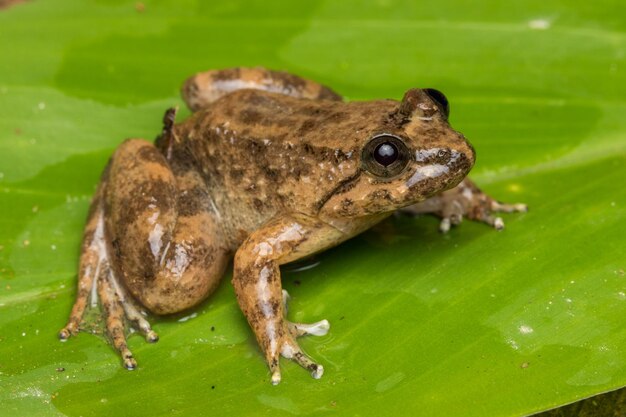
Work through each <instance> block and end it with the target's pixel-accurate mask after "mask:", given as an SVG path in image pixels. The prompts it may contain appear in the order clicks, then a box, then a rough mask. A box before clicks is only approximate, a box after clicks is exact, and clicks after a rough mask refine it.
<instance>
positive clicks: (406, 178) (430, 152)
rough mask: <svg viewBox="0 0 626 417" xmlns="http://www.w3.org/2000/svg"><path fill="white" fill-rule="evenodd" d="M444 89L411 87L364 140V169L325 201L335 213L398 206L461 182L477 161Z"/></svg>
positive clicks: (356, 213)
mask: <svg viewBox="0 0 626 417" xmlns="http://www.w3.org/2000/svg"><path fill="white" fill-rule="evenodd" d="M448 115H449V105H448V100H447V99H446V97H445V96H444V95H443V93H441V92H440V91H438V90H434V89H411V90H409V91H407V92H406V94H405V95H404V98H403V99H402V101H401V102H400V103H397V102H396V105H395V106H394V108H393V110H392V111H391V112H390V113H388V114H387V115H386V116H385V117H383V120H382V121H381V122H380V124H377V125H373V126H371V127H370V128H369V129H368V135H367V136H365V137H363V138H362V139H358V140H359V144H358V146H359V147H360V169H359V170H358V172H356V173H355V175H354V176H353V177H352V178H350V179H349V180H347V181H346V182H345V184H342V186H341V187H339V188H338V189H337V190H336V191H335V193H334V194H333V195H332V196H331V197H330V198H329V199H328V201H326V204H324V211H325V212H326V213H328V214H329V215H331V216H339V217H359V216H364V215H372V214H378V213H384V212H388V211H392V210H396V209H398V208H401V207H405V206H408V205H411V204H415V203H418V202H420V201H423V200H425V199H427V198H429V197H431V196H433V195H435V194H438V193H440V192H442V191H445V190H447V189H449V188H452V187H454V186H456V185H457V184H458V183H459V182H461V180H462V179H463V178H464V177H465V176H466V175H467V174H468V172H469V171H470V169H471V168H472V166H473V165H474V159H475V153H474V149H473V148H472V146H471V145H470V144H469V143H468V142H467V141H466V139H465V137H464V136H463V135H462V134H461V133H459V132H457V131H455V130H454V129H452V128H451V127H450V125H449V124H448Z"/></svg>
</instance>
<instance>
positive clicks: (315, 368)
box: [272, 339, 324, 379]
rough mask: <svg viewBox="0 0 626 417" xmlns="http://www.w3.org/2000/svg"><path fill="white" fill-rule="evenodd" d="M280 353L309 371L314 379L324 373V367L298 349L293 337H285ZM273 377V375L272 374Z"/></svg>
mask: <svg viewBox="0 0 626 417" xmlns="http://www.w3.org/2000/svg"><path fill="white" fill-rule="evenodd" d="M280 353H281V355H282V356H283V357H285V358H287V359H291V360H293V361H294V362H296V363H297V364H298V365H300V366H301V367H303V368H304V369H306V370H307V371H309V372H310V373H311V376H312V377H313V378H315V379H320V378H321V377H322V375H323V374H324V367H323V366H322V365H320V364H318V363H316V362H314V361H313V359H311V358H310V357H309V356H308V355H307V354H306V353H304V352H303V351H302V349H300V346H299V345H298V343H296V341H295V339H287V340H286V341H285V343H284V344H283V348H282V350H281V352H280ZM272 379H273V375H272Z"/></svg>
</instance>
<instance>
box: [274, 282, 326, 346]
mask: <svg viewBox="0 0 626 417" xmlns="http://www.w3.org/2000/svg"><path fill="white" fill-rule="evenodd" d="M290 298H291V296H290V295H289V293H288V292H287V291H286V290H283V316H284V319H285V321H286V322H287V328H288V329H289V333H291V334H292V335H293V337H300V336H306V335H312V336H324V335H326V334H327V333H328V330H330V323H329V322H328V320H326V319H324V320H320V321H317V322H315V323H310V324H308V323H292V322H290V321H289V320H287V307H288V302H289V299H290Z"/></svg>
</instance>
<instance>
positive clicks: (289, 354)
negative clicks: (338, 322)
mask: <svg viewBox="0 0 626 417" xmlns="http://www.w3.org/2000/svg"><path fill="white" fill-rule="evenodd" d="M289 298H290V297H289V293H287V291H285V290H283V319H284V323H285V326H286V327H287V331H288V332H287V334H286V335H285V336H284V337H283V342H282V347H281V349H280V354H281V356H283V357H284V358H287V359H291V360H293V361H295V362H296V363H297V364H298V365H300V366H301V367H303V368H304V369H306V370H307V371H309V372H310V373H311V376H312V377H313V378H315V379H319V378H321V377H322V375H323V374H324V367H323V366H322V365H320V364H318V363H316V362H314V361H313V360H312V359H311V358H310V357H309V356H308V355H307V354H306V353H304V352H303V351H302V349H301V348H300V346H299V345H298V342H297V341H296V339H297V338H298V337H301V336H306V335H313V336H324V335H326V334H327V333H328V330H329V329H330V323H328V320H320V321H318V322H315V323H311V324H305V323H293V322H290V321H289V320H287V302H288V301H289ZM270 372H271V373H272V384H274V385H276V384H278V383H279V382H280V380H281V376H280V367H279V366H278V362H277V361H276V363H274V362H272V363H270Z"/></svg>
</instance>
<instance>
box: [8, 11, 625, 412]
mask: <svg viewBox="0 0 626 417" xmlns="http://www.w3.org/2000/svg"><path fill="white" fill-rule="evenodd" d="M624 16H626V9H625V7H624V4H623V1H621V0H619V1H618V0H615V1H612V0H599V1H595V2H587V3H584V2H571V1H566V0H561V1H553V2H546V1H539V0H531V1H525V2H508V3H507V4H506V6H502V5H501V4H500V2H497V1H495V0H487V1H483V2H479V3H475V4H471V5H470V4H469V3H467V2H462V1H459V0H456V1H453V0H444V1H439V2H415V1H412V0H380V1H376V2H359V1H357V0H346V1H342V2H333V1H322V0H315V1H313V0H312V1H307V2H291V3H289V6H287V3H285V2H279V1H278V0H271V1H270V0H263V1H247V2H244V1H226V0H219V1H217V0H216V1H211V2H203V1H200V0H184V1H174V0H169V1H146V2H145V3H143V4H141V5H140V4H139V3H137V4H135V3H134V2H129V1H126V0H109V1H104V0H66V1H63V2H61V1H58V0H57V1H53V0H50V1H32V2H26V3H21V4H17V5H14V6H12V7H10V8H6V9H3V10H0V53H1V56H2V58H1V59H0V246H1V249H0V386H2V389H1V390H0V414H3V415H29V416H36V415H71V416H79V415H81V416H91V415H114V414H121V415H131V414H132V415H162V414H169V415H177V414H184V415H200V414H206V413H212V414H216V415H263V414H265V415H268V414H271V415H289V414H301V415H316V414H323V413H324V412H326V411H333V410H337V411H339V412H342V413H343V414H345V415H363V416H369V415H371V416H379V415H392V414H398V415H422V416H441V415H452V416H456V415H462V416H516V415H525V414H530V413H533V412H537V411H540V410H544V409H548V408H551V407H555V406H559V405H562V404H565V403H569V402H572V401H575V400H577V399H581V398H585V397H588V396H591V395H594V394H597V393H600V392H604V391H607V390H612V389H616V388H619V387H622V386H624V385H626V352H625V351H624V346H626V277H625V276H624V275H625V273H624V270H625V269H626V256H625V255H626V254H625V250H624V248H625V244H624V243H625V242H624V236H625V235H626V187H625V186H624V185H625V180H626V118H624V114H626V71H624V65H625V62H624V53H625V51H626V32H625V31H626V20H625V19H624ZM256 65H262V66H267V67H270V68H275V69H284V70H289V71H292V72H295V73H298V74H300V75H303V76H306V77H309V78H313V79H315V80H318V81H320V82H323V83H325V84H328V85H330V86H332V87H333V88H334V89H335V90H337V91H339V92H341V93H343V94H345V95H346V96H347V97H348V98H349V99H372V98H380V97H393V98H399V97H401V96H402V94H403V93H404V91H405V90H407V89H408V88H410V87H420V86H421V87H436V88H438V89H440V90H442V91H444V92H446V95H447V96H448V98H449V99H450V102H451V106H452V118H451V122H452V124H453V125H454V127H455V128H457V129H459V130H460V131H462V132H463V133H464V134H465V135H466V136H467V137H468V138H470V140H471V142H472V143H473V145H474V146H475V148H476V150H477V154H478V163H477V165H476V167H475V169H474V171H473V172H472V174H471V176H472V178H473V179H474V180H475V181H477V182H478V183H479V184H480V185H481V186H482V187H483V188H484V189H485V190H486V191H487V192H489V193H490V194H492V195H494V196H496V197H497V198H499V199H501V200H503V201H509V202H517V201H523V202H526V203H528V204H529V205H530V208H531V210H530V212H528V213H526V214H517V215H507V216H506V217H505V221H506V224H507V229H506V230H505V231H503V232H496V231H494V230H491V229H489V228H488V227H486V226H484V225H480V224H471V223H467V222H466V223H464V224H462V225H461V226H460V227H458V228H456V229H454V230H452V231H451V232H450V233H449V234H448V235H440V234H439V233H438V232H437V220H436V219H434V218H430V217H421V218H416V219H413V218H394V219H393V220H391V221H389V222H387V223H385V224H384V225H382V226H381V227H378V228H377V229H376V230H372V231H368V232H366V233H364V234H363V235H361V236H359V237H357V238H355V239H353V240H351V241H349V242H347V243H345V244H343V245H341V246H339V247H337V248H335V249H332V250H330V251H328V252H326V253H324V254H322V255H320V256H319V257H318V258H317V260H319V261H320V263H319V265H318V266H316V267H314V268H311V269H308V270H306V271H301V272H288V271H285V272H284V274H283V275H284V276H283V282H284V286H285V288H286V289H287V290H288V291H289V292H290V293H291V295H292V302H291V305H290V307H291V308H290V315H291V318H292V319H294V320H298V321H300V320H301V321H314V320H319V319H322V318H327V319H328V320H330V322H331V326H332V328H331V331H330V334H329V335H327V336H324V337H319V338H309V339H306V340H303V341H302V345H303V347H304V349H305V350H306V351H307V352H308V353H309V354H310V355H311V356H313V357H314V358H316V359H318V360H319V361H320V362H322V363H323V364H324V365H325V368H326V373H325V375H324V377H323V378H322V379H321V380H319V381H316V380H312V379H311V378H310V377H309V375H308V374H307V373H306V372H304V371H302V370H301V369H300V368H299V367H297V366H296V365H295V364H293V363H290V362H288V361H283V365H282V368H283V382H282V383H281V384H280V385H279V386H277V387H273V386H271V385H270V384H269V374H268V371H267V368H266V365H265V363H264V361H263V359H262V356H261V354H260V352H259V349H258V347H257V346H256V342H255V340H254V337H253V335H252V332H251V331H250V330H249V328H248V327H247V324H246V322H245V319H244V318H243V315H242V314H241V313H240V311H239V309H238V307H237V303H236V301H235V297H234V293H233V290H232V288H231V285H230V283H229V277H225V279H224V280H223V283H222V285H221V286H220V288H219V290H218V291H217V293H216V294H214V295H213V296H212V297H211V298H210V299H209V300H207V301H206V302H205V303H204V304H202V305H201V306H199V307H198V308H196V309H194V310H192V311H190V312H187V313H185V314H184V315H178V316H174V317H167V318H160V319H157V320H156V325H155V329H156V330H157V332H158V333H159V334H160V335H161V341H160V342H159V343H158V344H156V345H149V344H146V343H145V342H144V341H143V339H142V338H141V337H138V336H133V337H131V338H130V347H131V349H132V350H133V352H134V353H135V355H136V357H137V359H138V361H139V368H138V370H136V371H134V372H128V371H126V370H125V369H123V368H122V367H121V365H120V360H119V358H118V356H117V354H116V353H115V352H114V351H113V349H112V348H111V347H110V346H109V345H107V344H105V343H104V342H103V340H102V339H100V338H99V337H97V336H93V335H89V334H81V335H79V336H78V337H76V338H72V339H71V340H69V341H68V342H66V343H60V342H59V341H58V340H57V338H56V334H57V331H58V330H59V329H60V328H61V327H62V326H63V325H64V323H65V320H66V319H67V316H68V313H69V310H70V308H71V304H72V302H73V298H74V294H75V289H74V288H75V278H76V264H77V257H78V249H79V245H80V238H81V233H82V226H83V223H84V219H85V216H86V212H87V209H88V205H89V199H90V197H91V195H92V193H93V191H94V188H95V186H96V184H97V182H98V177H99V174H100V172H101V170H102V168H103V166H104V164H105V163H106V160H107V158H108V156H109V155H110V154H111V153H112V151H113V149H115V147H116V145H117V144H118V143H120V142H121V141H122V140H123V139H124V138H125V137H143V138H146V139H152V138H154V137H155V135H156V134H157V133H158V132H159V130H160V126H161V117H162V114H163V111H164V109H165V108H167V107H170V106H172V105H180V106H182V102H181V101H180V99H179V98H178V92H177V90H178V87H179V85H180V84H181V83H182V81H183V80H184V79H185V78H186V77H187V76H188V75H190V74H192V73H194V72H198V71H202V70H206V69H211V68H221V67H228V66H256ZM182 113H184V114H182V116H184V115H185V114H188V113H186V112H182Z"/></svg>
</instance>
